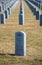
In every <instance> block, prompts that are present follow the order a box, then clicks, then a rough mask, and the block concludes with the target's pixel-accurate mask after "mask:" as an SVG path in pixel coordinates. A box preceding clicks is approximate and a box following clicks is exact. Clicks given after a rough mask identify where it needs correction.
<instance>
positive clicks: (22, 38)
mask: <svg viewBox="0 0 42 65" xmlns="http://www.w3.org/2000/svg"><path fill="white" fill-rule="evenodd" d="M15 55H17V56H26V33H25V32H23V31H18V32H16V33H15Z"/></svg>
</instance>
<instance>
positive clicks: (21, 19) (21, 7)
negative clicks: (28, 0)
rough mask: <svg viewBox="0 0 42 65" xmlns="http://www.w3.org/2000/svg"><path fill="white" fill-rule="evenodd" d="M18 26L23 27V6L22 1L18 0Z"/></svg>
mask: <svg viewBox="0 0 42 65" xmlns="http://www.w3.org/2000/svg"><path fill="white" fill-rule="evenodd" d="M19 24H20V25H24V6H23V1H22V0H20V14H19Z"/></svg>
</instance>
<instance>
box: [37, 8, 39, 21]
mask: <svg viewBox="0 0 42 65" xmlns="http://www.w3.org/2000/svg"><path fill="white" fill-rule="evenodd" d="M36 20H39V9H37V8H36Z"/></svg>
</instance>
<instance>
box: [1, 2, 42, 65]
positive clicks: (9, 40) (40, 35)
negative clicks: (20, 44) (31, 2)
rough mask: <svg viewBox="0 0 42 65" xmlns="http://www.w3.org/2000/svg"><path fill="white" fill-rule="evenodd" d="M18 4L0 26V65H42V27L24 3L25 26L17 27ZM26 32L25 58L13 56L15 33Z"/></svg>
mask: <svg viewBox="0 0 42 65" xmlns="http://www.w3.org/2000/svg"><path fill="white" fill-rule="evenodd" d="M19 7H20V4H19V3H18V5H17V6H16V8H15V9H14V10H13V12H12V14H11V15H10V17H9V19H7V20H6V24H0V65H22V64H23V65H42V27H40V25H39V23H40V21H39V20H36V16H34V15H33V13H32V12H31V10H30V8H29V7H28V6H27V4H26V3H25V2H24V14H25V24H24V25H19V11H20V9H19ZM21 30H22V31H24V32H26V52H27V53H26V54H27V55H26V57H22V56H21V57H20V56H15V55H11V54H15V32H17V31H21Z"/></svg>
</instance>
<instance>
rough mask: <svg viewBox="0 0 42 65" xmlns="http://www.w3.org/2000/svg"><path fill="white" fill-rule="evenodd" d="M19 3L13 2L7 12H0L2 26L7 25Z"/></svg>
mask: <svg viewBox="0 0 42 65" xmlns="http://www.w3.org/2000/svg"><path fill="white" fill-rule="evenodd" d="M17 3H18V0H17V1H15V2H13V3H12V4H11V6H9V7H8V8H7V9H5V10H2V11H1V10H0V11H1V12H0V24H5V23H6V19H8V18H9V16H10V14H11V12H12V11H13V9H14V8H15V6H16V4H17Z"/></svg>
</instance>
